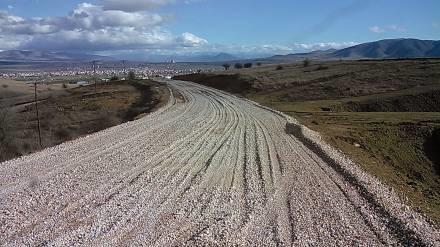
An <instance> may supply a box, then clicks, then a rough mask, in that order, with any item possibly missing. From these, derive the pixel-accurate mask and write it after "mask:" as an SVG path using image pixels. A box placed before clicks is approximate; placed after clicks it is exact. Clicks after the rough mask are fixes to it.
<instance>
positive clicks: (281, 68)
mask: <svg viewBox="0 0 440 247" xmlns="http://www.w3.org/2000/svg"><path fill="white" fill-rule="evenodd" d="M283 69H284V67H283V66H281V65H278V66H277V68H276V70H283Z"/></svg>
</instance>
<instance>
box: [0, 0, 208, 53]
mask: <svg viewBox="0 0 440 247" xmlns="http://www.w3.org/2000/svg"><path fill="white" fill-rule="evenodd" d="M170 18H171V17H169V16H163V15H159V14H155V13H148V12H125V11H121V10H104V9H103V7H102V6H97V5H92V4H89V3H82V4H79V5H78V6H77V7H76V8H75V9H74V10H73V11H71V13H70V14H69V15H67V16H62V17H43V18H23V17H20V16H15V15H12V14H10V13H8V12H6V11H0V34H1V35H3V36H2V38H1V37H0V49H11V48H17V49H42V50H82V51H84V50H87V51H104V50H126V49H157V48H162V49H175V48H178V47H200V46H203V45H206V44H207V43H208V41H206V40H205V39H203V38H200V37H198V36H196V35H194V34H192V33H188V32H185V33H183V34H181V35H178V36H174V35H172V34H171V33H169V32H167V31H165V30H162V28H161V26H162V24H163V23H165V22H167V21H168V20H169V19H170ZM6 37H7V38H6Z"/></svg>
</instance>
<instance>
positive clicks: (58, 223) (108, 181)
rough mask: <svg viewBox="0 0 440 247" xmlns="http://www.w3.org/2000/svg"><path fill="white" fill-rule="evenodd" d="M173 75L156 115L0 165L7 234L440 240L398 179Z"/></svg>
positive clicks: (37, 241)
mask: <svg viewBox="0 0 440 247" xmlns="http://www.w3.org/2000/svg"><path fill="white" fill-rule="evenodd" d="M168 85H169V86H170V88H171V89H172V91H173V94H172V97H171V98H170V101H169V103H168V104H167V105H166V106H165V107H163V108H162V109H160V110H158V111H157V112H155V113H153V114H151V115H149V116H147V117H144V118H142V119H140V120H137V121H133V122H129V123H126V124H123V125H120V126H116V127H113V128H110V129H107V130H104V131H101V132H99V133H96V134H93V135H90V136H87V137H84V138H80V139H77V140H75V141H72V142H68V143H65V144H62V145H60V146H56V147H53V148H49V149H46V150H44V151H42V152H39V153H35V154H32V155H29V156H26V157H23V158H19V159H16V160H13V161H8V162H4V163H2V164H0V245H1V246H24V245H28V246H36V245H43V246H45V245H49V246H72V245H85V246H126V245H134V246H140V245H143V246H181V245H188V246H194V245H205V246H219V245H220V246H231V245H234V246H236V245H246V246H292V245H293V246H303V245H313V246H334V245H340V246H341V245H342V246H353V245H355V246H359V245H361V246H380V245H403V246H423V245H425V246H430V245H432V246H434V245H439V244H440V237H439V232H438V230H437V229H435V228H434V227H431V225H430V224H429V223H427V222H426V220H425V219H424V218H423V217H422V216H420V215H418V214H417V213H414V212H413V211H412V210H411V209H409V208H408V207H407V206H405V205H404V204H402V203H401V202H400V200H399V199H398V198H397V196H396V195H395V194H394V192H393V191H392V190H389V189H387V188H386V187H384V186H383V185H381V184H380V183H379V182H378V181H377V180H376V179H374V178H373V177H371V176H369V175H368V174H365V173H363V172H362V171H361V170H360V169H359V168H358V167H357V166H356V165H354V164H353V163H352V162H351V161H349V160H348V159H346V158H345V157H343V155H341V154H340V153H339V152H337V151H336V150H333V149H332V148H331V147H329V146H328V145H326V144H325V143H322V142H321V141H320V139H319V136H318V135H317V134H316V133H313V132H311V131H309V130H307V129H306V128H304V127H302V126H300V125H298V124H297V123H296V122H295V120H293V119H289V117H286V116H284V115H282V114H281V113H278V112H275V111H272V110H270V109H266V108H264V107H260V106H259V105H257V104H255V103H253V102H251V101H247V100H245V99H241V98H237V97H235V96H232V95H229V94H226V93H223V92H220V91H218V90H215V89H211V88H207V87H204V86H201V85H197V84H193V83H189V82H182V81H168ZM286 126H287V127H286Z"/></svg>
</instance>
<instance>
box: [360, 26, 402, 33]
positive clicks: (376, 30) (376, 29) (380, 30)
mask: <svg viewBox="0 0 440 247" xmlns="http://www.w3.org/2000/svg"><path fill="white" fill-rule="evenodd" d="M368 29H369V30H370V32H373V33H385V32H405V31H406V29H405V28H403V27H400V26H398V25H396V24H390V25H386V26H383V27H380V26H372V27H369V28H368Z"/></svg>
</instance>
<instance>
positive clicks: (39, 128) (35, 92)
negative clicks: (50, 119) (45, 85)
mask: <svg viewBox="0 0 440 247" xmlns="http://www.w3.org/2000/svg"><path fill="white" fill-rule="evenodd" d="M34 101H35V109H36V111H37V123H38V141H39V143H40V148H43V145H42V144H41V125H40V114H39V112H38V97H37V81H35V82H34Z"/></svg>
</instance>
